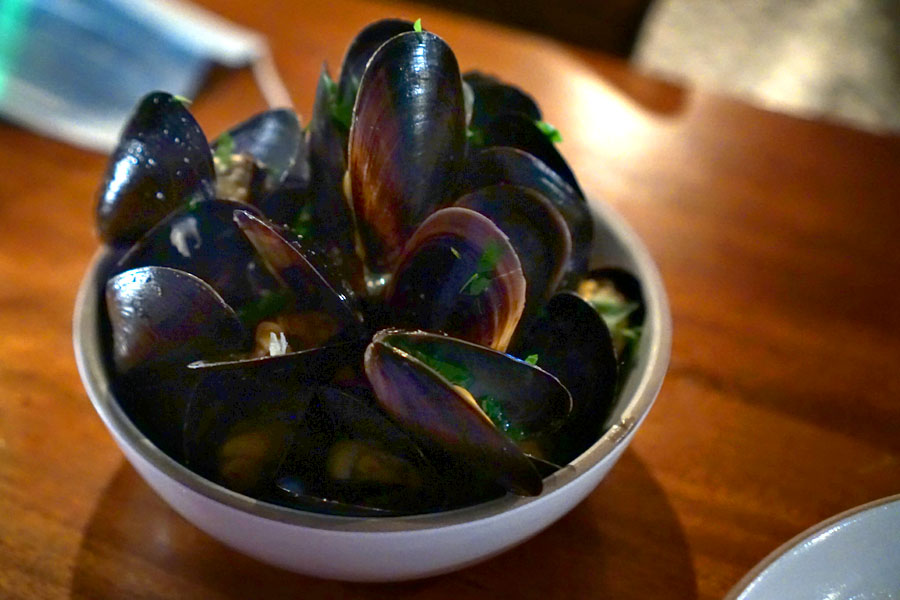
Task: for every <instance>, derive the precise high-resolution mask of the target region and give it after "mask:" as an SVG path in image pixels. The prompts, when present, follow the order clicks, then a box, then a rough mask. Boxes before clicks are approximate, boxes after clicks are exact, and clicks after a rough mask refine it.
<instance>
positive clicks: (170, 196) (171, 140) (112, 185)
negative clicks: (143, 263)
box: [97, 92, 215, 244]
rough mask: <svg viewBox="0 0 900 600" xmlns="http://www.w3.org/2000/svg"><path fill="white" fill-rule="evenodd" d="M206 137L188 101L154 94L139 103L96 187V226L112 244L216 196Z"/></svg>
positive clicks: (134, 236) (138, 234) (125, 241)
mask: <svg viewBox="0 0 900 600" xmlns="http://www.w3.org/2000/svg"><path fill="white" fill-rule="evenodd" d="M214 178H215V175H214V171H213V162H212V155H211V154H210V151H209V143H208V142H207V140H206V136H205V135H204V134H203V131H202V130H201V129H200V126H199V125H198V124H197V121H196V120H194V117H193V116H191V113H190V112H188V110H187V109H186V108H185V107H184V105H183V104H182V103H181V102H180V101H179V100H177V99H176V98H175V97H173V96H172V95H170V94H166V93H164V92H153V93H152V94H149V95H147V96H146V97H144V99H143V100H141V102H140V104H138V107H137V109H136V110H135V112H134V114H133V115H132V116H131V118H130V119H129V121H128V123H127V124H126V125H125V128H124V130H123V132H122V135H121V137H120V139H119V145H118V146H116V148H115V150H113V152H112V154H111V155H110V157H109V163H108V167H107V169H106V175H105V176H104V178H103V182H102V183H101V184H100V187H99V189H98V190H97V200H98V202H97V228H98V229H99V231H100V236H101V237H102V238H103V240H104V241H106V242H109V243H111V244H119V243H128V242H133V241H135V240H137V239H138V238H139V237H141V235H143V234H144V233H145V232H146V231H147V230H149V229H150V228H151V227H153V225H155V224H156V223H157V222H158V221H159V220H160V219H162V218H163V217H165V216H166V215H167V214H169V213H170V212H171V211H172V210H174V209H175V208H177V207H178V206H180V205H182V204H184V203H185V202H187V201H188V200H190V199H210V198H212V197H213V195H214V183H213V182H214Z"/></svg>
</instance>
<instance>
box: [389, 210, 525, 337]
mask: <svg viewBox="0 0 900 600" xmlns="http://www.w3.org/2000/svg"><path fill="white" fill-rule="evenodd" d="M525 289H526V284H525V277H524V276H523V274H522V266H521V263H520V262H519V259H518V257H517V256H516V252H515V250H514V249H513V247H512V245H511V244H510V243H509V239H508V238H507V237H506V235H504V234H503V232H502V231H500V229H498V228H497V226H496V225H494V224H493V223H492V222H491V221H490V220H489V219H488V218H487V217H485V216H483V215H480V214H478V213H477V212H475V211H473V210H469V209H467V208H458V207H451V208H445V209H442V210H439V211H438V212H436V213H434V214H433V215H432V216H430V217H429V218H428V219H427V220H426V221H425V222H424V223H422V226H421V227H419V229H417V230H416V232H415V234H414V235H413V237H412V238H411V239H410V240H409V242H408V243H407V245H406V248H405V250H404V252H403V255H402V257H401V259H400V262H399V264H398V266H397V270H396V271H395V272H394V274H393V277H392V279H391V282H390V284H389V286H388V289H387V292H386V295H385V301H386V303H387V306H388V308H389V309H390V311H391V312H392V315H393V317H392V320H391V323H392V324H394V325H396V326H398V327H404V328H407V329H427V330H431V331H441V332H444V333H447V334H449V335H452V336H453V337H458V338H461V339H464V340H468V341H470V342H474V343H476V344H481V345H483V346H488V347H491V348H493V349H495V350H500V351H501V352H502V351H504V350H506V347H507V345H509V342H510V339H511V338H512V335H513V333H514V331H515V329H516V326H517V325H518V323H519V319H520V318H521V316H522V311H523V310H524V308H525Z"/></svg>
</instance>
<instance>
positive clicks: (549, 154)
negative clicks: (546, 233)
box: [481, 113, 584, 198]
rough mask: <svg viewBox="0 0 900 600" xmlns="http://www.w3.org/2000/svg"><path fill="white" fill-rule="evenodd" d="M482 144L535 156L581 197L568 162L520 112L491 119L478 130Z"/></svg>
mask: <svg viewBox="0 0 900 600" xmlns="http://www.w3.org/2000/svg"><path fill="white" fill-rule="evenodd" d="M481 140H482V141H483V145H484V146H485V147H490V146H510V147H512V148H519V149H520V150H524V151H525V152H528V153H529V154H532V155H533V156H535V157H537V159H538V160H540V161H541V162H543V163H544V164H545V165H547V166H548V167H550V168H551V169H552V170H553V171H555V172H556V173H557V174H558V175H559V176H560V177H562V178H563V180H564V181H565V182H566V183H568V184H569V186H570V187H571V188H572V189H573V190H575V192H576V193H577V194H578V195H579V196H581V197H582V198H584V192H582V191H581V187H580V186H579V185H578V181H577V180H576V179H575V174H574V173H572V169H570V168H569V164H568V163H567V162H566V160H565V159H564V158H563V157H562V155H561V154H560V153H559V150H557V149H556V146H555V145H554V144H553V142H551V141H550V140H549V139H548V138H547V136H546V135H545V134H544V132H542V131H541V130H540V129H538V126H537V125H536V124H535V122H534V121H533V120H532V119H530V118H529V117H527V116H525V115H523V114H515V113H507V114H503V115H500V116H498V117H496V118H494V119H493V120H492V121H491V122H490V123H488V124H487V125H485V127H484V128H483V129H482V130H481Z"/></svg>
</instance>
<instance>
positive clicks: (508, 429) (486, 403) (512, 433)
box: [476, 396, 525, 441]
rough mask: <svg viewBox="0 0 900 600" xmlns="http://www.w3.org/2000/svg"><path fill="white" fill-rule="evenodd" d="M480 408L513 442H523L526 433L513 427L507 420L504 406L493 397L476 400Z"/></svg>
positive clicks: (482, 397)
mask: <svg viewBox="0 0 900 600" xmlns="http://www.w3.org/2000/svg"><path fill="white" fill-rule="evenodd" d="M476 402H478V406H479V407H480V408H481V410H482V411H484V414H485V415H487V417H488V418H489V419H490V420H491V423H493V424H494V426H495V427H496V428H497V429H499V430H500V431H502V432H503V433H505V434H506V435H507V436H508V437H509V438H510V439H512V440H513V441H518V440H521V439H522V438H524V437H525V432H524V431H522V430H521V429H520V428H518V427H516V426H515V425H513V423H512V422H511V421H510V420H509V419H508V418H506V412H505V411H504V410H503V406H502V405H501V404H500V403H499V402H498V401H497V400H496V399H495V398H494V397H493V396H481V397H480V398H478V399H477V400H476Z"/></svg>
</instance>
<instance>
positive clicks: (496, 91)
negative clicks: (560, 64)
mask: <svg viewBox="0 0 900 600" xmlns="http://www.w3.org/2000/svg"><path fill="white" fill-rule="evenodd" d="M463 81H464V82H465V83H466V84H467V85H468V86H469V88H470V89H471V90H472V95H473V105H472V118H471V120H470V121H469V127H471V128H477V129H482V128H483V127H485V126H487V124H488V123H490V122H491V121H492V120H493V119H494V118H495V117H497V116H498V115H502V114H506V113H522V114H524V115H525V116H527V117H528V118H529V119H531V120H533V121H540V120H541V110H540V108H538V105H537V103H536V102H535V101H534V98H532V97H531V96H529V95H528V94H526V93H525V92H523V91H522V90H520V89H519V88H517V87H516V86H514V85H510V84H507V83H503V82H502V81H500V80H499V79H497V78H496V77H493V76H491V75H485V74H484V73H481V72H480V71H468V72H467V73H464V74H463Z"/></svg>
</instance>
